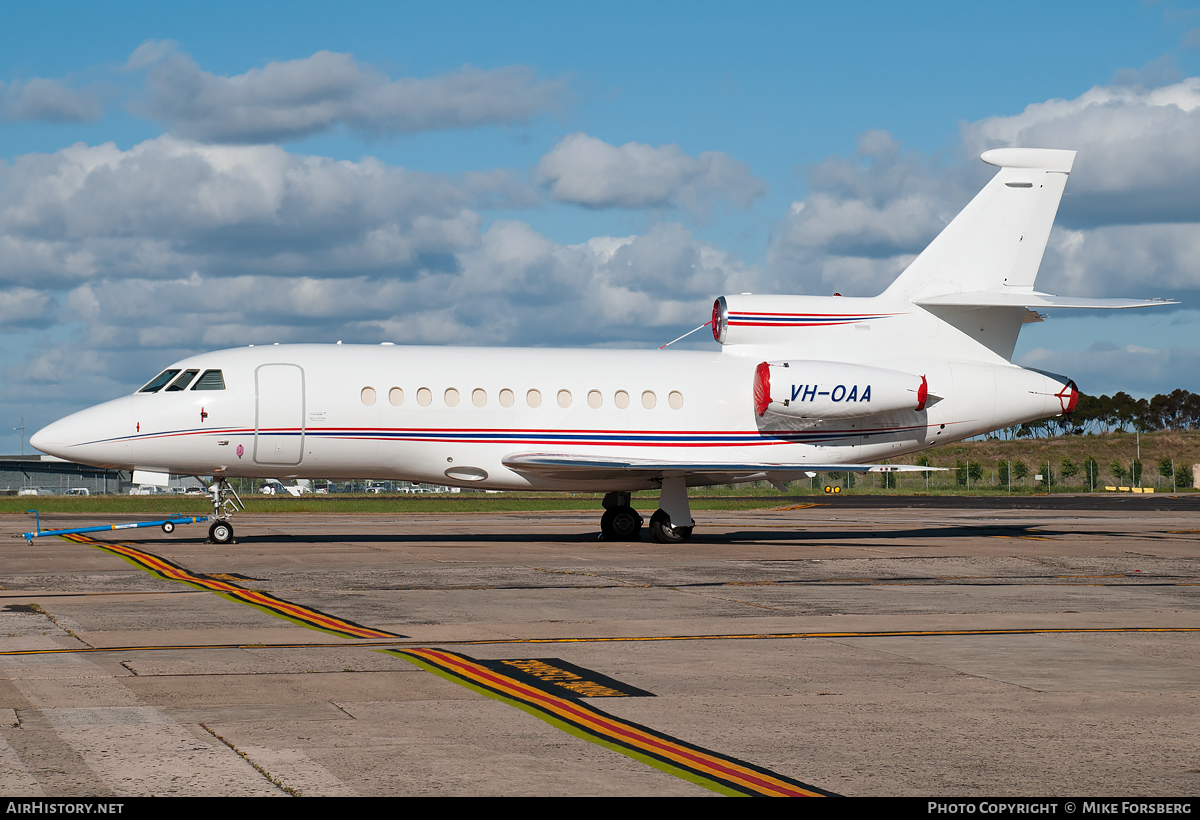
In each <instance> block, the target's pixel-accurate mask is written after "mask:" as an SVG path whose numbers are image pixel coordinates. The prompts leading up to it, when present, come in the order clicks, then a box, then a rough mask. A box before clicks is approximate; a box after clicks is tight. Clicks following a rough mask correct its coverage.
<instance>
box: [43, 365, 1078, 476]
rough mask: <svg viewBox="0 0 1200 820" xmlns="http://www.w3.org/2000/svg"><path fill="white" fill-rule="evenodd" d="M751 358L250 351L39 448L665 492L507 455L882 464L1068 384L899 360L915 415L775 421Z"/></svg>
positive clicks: (308, 471) (54, 434)
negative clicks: (924, 391) (923, 393)
mask: <svg viewBox="0 0 1200 820" xmlns="http://www.w3.org/2000/svg"><path fill="white" fill-rule="evenodd" d="M754 354H755V351H754V350H739V351H736V352H732V353H731V352H730V350H729V349H726V350H725V351H723V352H711V353H710V352H700V351H687V350H682V351H678V350H597V349H582V350H570V349H515V348H470V347H410V346H398V345H371V346H366V345H273V346H252V347H245V348H237V349H230V350H222V351H217V352H213V353H205V354H202V355H198V356H193V357H190V358H187V359H184V360H182V361H179V362H177V363H175V364H173V365H171V367H170V368H169V370H175V371H179V372H180V373H181V374H186V373H188V372H189V371H196V373H197V374H206V376H205V378H207V374H209V373H210V372H212V371H219V374H218V377H219V379H220V382H221V384H222V388H221V389H212V384H213V383H215V382H214V380H212V379H209V380H208V386H207V387H206V389H197V387H198V385H199V381H200V379H201V377H200V376H199V375H196V376H195V377H194V378H193V379H191V383H190V384H187V385H185V386H184V388H182V389H175V390H169V389H167V388H166V387H163V388H160V389H157V390H155V391H153V392H137V393H134V394H133V395H132V396H126V397H123V398H120V399H116V400H113V401H110V402H106V403H104V404H101V405H97V406H96V407H92V408H89V409H87V410H84V411H81V412H79V413H76V414H74V415H72V416H69V417H67V418H65V419H63V420H61V421H59V422H56V423H55V424H52V425H50V426H49V427H47V428H45V429H43V430H42V431H40V432H39V433H38V434H37V436H36V438H35V439H34V440H33V443H34V446H36V447H38V448H39V449H41V450H43V451H45V452H48V453H51V454H53V455H56V456H59V457H62V458H66V459H69V460H72V461H78V462H81V463H87V464H96V465H103V466H106V467H112V468H118V469H137V470H146V471H152V472H170V473H175V474H194V475H221V476H226V477H261V478H279V479H287V478H301V477H303V478H328V479H346V478H362V479H368V478H373V479H400V480H408V481H414V482H434V483H439V484H449V485H452V486H464V487H466V486H474V487H483V488H490V489H546V490H576V491H596V492H600V491H606V490H612V489H621V490H634V489H647V488H650V487H653V486H657V485H656V484H655V483H654V482H652V481H648V480H644V479H639V480H632V479H619V480H618V479H613V480H602V481H601V480H593V481H590V482H584V483H581V482H580V481H578V480H572V481H563V480H558V479H550V478H547V477H542V476H537V475H532V474H529V473H522V472H517V471H514V470H512V469H509V468H508V467H506V466H505V465H504V464H503V463H502V461H503V459H504V458H505V457H506V456H510V455H513V454H518V453H554V454H563V455H573V454H574V455H581V456H613V455H619V456H623V457H629V458H644V459H656V460H659V461H671V460H676V461H697V460H704V461H707V462H713V463H719V462H727V463H748V462H754V463H775V464H794V465H803V464H806V463H813V464H832V463H851V462H863V461H875V460H880V459H886V458H891V457H897V456H901V455H905V454H908V453H912V452H915V451H918V450H922V449H925V448H928V447H931V446H936V445H938V444H942V443H946V442H948V441H953V440H956V439H960V438H964V437H967V436H971V435H975V434H978V433H982V432H986V431H988V430H992V429H996V428H998V427H1003V426H1008V425H1011V424H1017V423H1021V422H1024V421H1029V420H1032V419H1037V418H1045V417H1046V416H1050V415H1056V414H1058V413H1060V412H1062V410H1063V407H1062V406H1061V398H1060V397H1058V394H1060V393H1061V391H1062V390H1063V388H1064V384H1065V380H1064V379H1060V378H1057V377H1051V376H1048V375H1045V374H1042V373H1039V372H1035V371H1029V370H1024V369H1022V368H1020V367H1017V366H1015V365H1011V364H1008V363H1006V362H1005V363H999V364H998V363H981V362H978V361H975V362H972V361H965V362H955V361H952V360H946V359H944V358H932V357H931V358H928V359H926V358H921V359H909V360H906V361H904V362H903V363H900V366H901V367H902V368H903V370H904V371H906V372H908V373H911V374H913V375H914V376H915V377H916V378H918V379H920V378H921V377H926V378H927V379H928V384H929V389H930V394H931V397H932V398H931V400H930V402H929V403H928V406H927V407H925V408H924V409H921V410H919V411H917V410H907V411H903V412H892V413H886V414H874V415H864V416H861V417H858V418H853V419H838V420H830V421H828V422H823V421H820V420H818V421H815V422H811V423H806V424H803V425H799V426H794V427H793V428H792V429H781V428H774V429H772V428H771V427H770V425H765V424H764V421H763V419H762V418H760V417H759V415H757V414H756V412H755V408H754V402H753V401H752V396H751V391H752V385H753V380H754V373H755V367H756V366H757V365H758V364H759V363H760V362H761V361H762V360H763V359H762V358H761V357H758V356H756V355H754ZM896 364H897V363H895V362H892V363H891V365H892V366H893V367H895V366H896ZM173 378H175V377H173ZM169 381H170V379H168V382H169ZM714 480H715V479H714ZM689 483H710V482H705V481H702V480H695V481H692V480H689Z"/></svg>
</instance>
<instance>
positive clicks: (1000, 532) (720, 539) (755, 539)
mask: <svg viewBox="0 0 1200 820" xmlns="http://www.w3.org/2000/svg"><path fill="white" fill-rule="evenodd" d="M703 525H704V522H703V519H701V520H700V521H699V524H698V527H697V533H696V535H695V536H693V538H692V541H691V543H713V544H730V543H744V544H755V543H773V544H778V543H780V542H802V543H808V542H814V541H815V542H830V541H871V542H874V543H876V545H878V542H879V541H898V542H903V543H904V544H908V543H910V542H912V541H914V540H918V539H919V540H923V541H929V540H931V539H958V538H1022V539H1032V540H1048V539H1052V538H1055V537H1057V536H1062V535H1076V534H1078V533H1073V532H1068V531H1065V530H1055V529H1050V528H1046V527H1040V526H1036V525H1005V526H997V525H995V524H980V525H977V526H972V525H963V524H958V525H953V526H945V527H915V528H904V529H888V528H872V529H862V528H847V529H844V530H841V529H829V528H826V527H822V528H820V529H814V530H805V529H793V528H788V529H782V528H781V529H762V530H754V529H746V530H735V531H713V532H704V531H703ZM1088 534H1089V535H1092V536H1097V537H1104V536H1113V537H1116V536H1117V535H1118V533H1115V532H1113V533H1108V532H1105V531H1102V530H1089V531H1088ZM173 541H174V539H171V540H167V539H155V540H154V541H150V540H147V541H144V542H141V543H161V544H170V543H172V542H173ZM347 542H350V543H359V544H455V543H466V542H469V543H479V544H513V543H525V544H538V543H542V544H553V543H588V542H593V543H596V544H597V545H598V546H600V545H604V546H616V545H619V544H633V543H653V541H652V539H650V536H649V532H648V530H647V529H646V528H643V530H642V535H641V537H640V538H638V539H637V540H633V541H609V540H603V541H602V540H600V539H599V533H598V532H596V531H595V530H592V531H584V532H530V531H522V532H478V531H473V532H469V533H467V532H461V533H454V532H431V533H414V532H403V533H394V534H386V533H385V534H380V533H355V532H345V533H296V534H293V533H280V532H273V533H271V534H270V535H262V536H259V535H242V534H239V536H238V538H237V542H236V543H238V544H241V545H249V544H266V543H276V544H282V543H289V544H313V545H318V544H345V543H347ZM657 546H660V547H663V546H664V545H661V544H660V545H657ZM664 549H670V547H669V546H665V547H664Z"/></svg>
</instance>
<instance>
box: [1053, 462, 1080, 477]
mask: <svg viewBox="0 0 1200 820" xmlns="http://www.w3.org/2000/svg"><path fill="white" fill-rule="evenodd" d="M1058 473H1059V475H1061V476H1062V477H1063V478H1074V477H1075V476H1077V475H1079V465H1078V464H1076V463H1075V462H1073V461H1071V459H1069V458H1063V460H1062V461H1060V462H1059V463H1058Z"/></svg>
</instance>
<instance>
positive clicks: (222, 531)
mask: <svg viewBox="0 0 1200 820" xmlns="http://www.w3.org/2000/svg"><path fill="white" fill-rule="evenodd" d="M208 539H209V540H210V541H212V542H213V543H214V544H231V543H233V525H232V524H230V523H229V522H228V521H214V522H213V525H212V526H211V527H209V528H208Z"/></svg>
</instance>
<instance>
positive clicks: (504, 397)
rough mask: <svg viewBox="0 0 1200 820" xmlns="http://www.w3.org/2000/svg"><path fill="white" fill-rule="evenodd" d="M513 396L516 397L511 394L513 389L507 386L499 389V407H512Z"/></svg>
mask: <svg viewBox="0 0 1200 820" xmlns="http://www.w3.org/2000/svg"><path fill="white" fill-rule="evenodd" d="M515 398H516V396H514V395H513V391H511V390H509V389H508V388H507V387H506V388H504V389H503V390H501V391H500V406H501V407H512V406H513V400H514V399H515Z"/></svg>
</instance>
